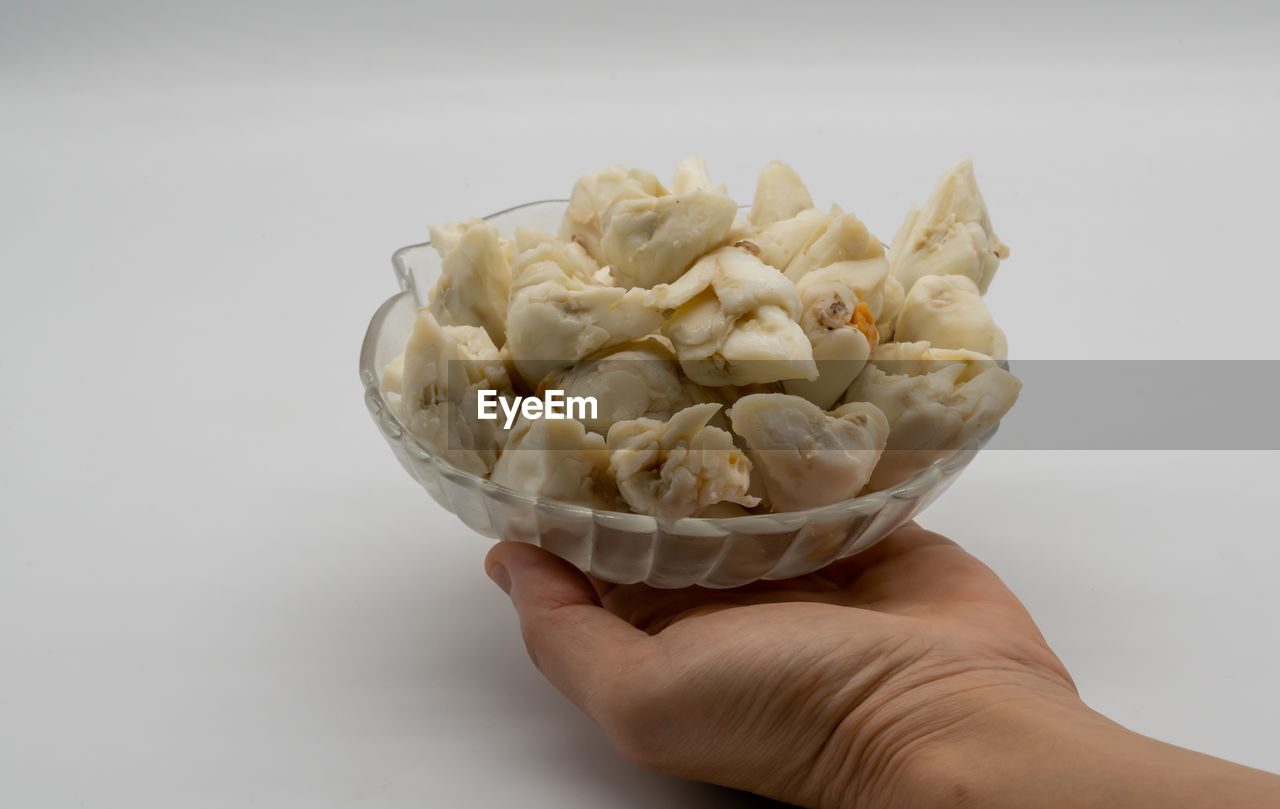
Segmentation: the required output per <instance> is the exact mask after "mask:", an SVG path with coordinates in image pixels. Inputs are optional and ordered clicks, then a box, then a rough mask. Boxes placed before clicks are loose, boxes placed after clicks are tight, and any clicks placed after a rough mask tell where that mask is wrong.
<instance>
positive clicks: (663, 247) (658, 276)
mask: <svg viewBox="0 0 1280 809" xmlns="http://www.w3.org/2000/svg"><path fill="white" fill-rule="evenodd" d="M737 213H738V206H737V204H736V203H735V202H734V201H733V200H732V199H730V198H729V197H728V195H726V194H723V193H720V192H716V191H690V192H688V193H686V194H678V195H676V194H668V195H664V196H647V195H646V196H639V197H631V198H625V197H623V198H619V199H617V200H616V201H615V202H614V203H613V204H612V205H610V206H609V208H608V210H607V211H605V214H604V217H603V220H602V223H603V226H604V236H603V238H601V240H600V249H601V250H602V251H603V253H604V257H605V260H606V261H607V263H608V264H609V267H610V268H611V270H612V272H613V277H614V279H615V280H616V281H617V283H618V284H619V285H620V286H624V287H644V288H645V289H648V288H650V287H653V286H655V285H656V284H665V283H669V282H671V281H674V280H676V279H677V278H679V277H680V276H681V274H683V273H684V271H685V270H686V269H688V268H689V265H690V264H692V263H693V262H694V260H695V259H697V258H698V256H700V255H702V254H703V253H705V252H707V251H708V250H711V249H712V248H714V247H717V246H718V245H721V244H724V242H725V239H726V237H727V236H728V235H729V231H730V230H731V229H732V227H733V221H734V217H735V216H737Z"/></svg>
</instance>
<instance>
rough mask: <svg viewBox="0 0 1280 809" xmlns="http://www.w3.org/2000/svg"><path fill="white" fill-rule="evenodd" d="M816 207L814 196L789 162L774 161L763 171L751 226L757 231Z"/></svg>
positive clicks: (753, 201) (753, 203) (752, 206)
mask: <svg viewBox="0 0 1280 809" xmlns="http://www.w3.org/2000/svg"><path fill="white" fill-rule="evenodd" d="M812 207H813V197H811V196H809V189H808V188H805V185H804V182H803V181H802V180H801V179H800V175H798V174H796V172H795V170H794V169H792V168H791V167H790V166H788V165H787V164H786V163H780V162H778V161H776V160H775V161H773V162H772V163H770V164H769V165H767V166H765V167H764V170H763V171H761V172H760V179H759V180H757V181H756V195H755V198H754V199H753V200H752V203H751V217H750V218H751V224H752V225H754V226H755V227H756V228H757V229H758V230H759V229H764V228H767V227H769V226H770V225H773V224H774V223H775V222H781V221H782V220H784V219H790V218H791V217H793V216H795V215H796V214H798V213H800V212H801V211H803V210H805V209H807V208H812Z"/></svg>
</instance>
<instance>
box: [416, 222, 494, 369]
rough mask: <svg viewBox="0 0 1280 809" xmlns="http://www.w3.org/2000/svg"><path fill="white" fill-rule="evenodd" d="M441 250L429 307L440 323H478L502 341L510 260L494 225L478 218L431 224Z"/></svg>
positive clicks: (437, 247) (437, 245) (434, 242)
mask: <svg viewBox="0 0 1280 809" xmlns="http://www.w3.org/2000/svg"><path fill="white" fill-rule="evenodd" d="M431 244H432V246H433V247H435V248H436V251H437V252H438V253H439V254H440V259H441V263H440V279H439V280H438V281H437V282H436V285H435V286H434V287H433V288H432V289H431V292H430V294H429V298H428V301H429V303H428V308H429V309H430V310H431V314H433V315H435V317H436V320H438V321H439V322H440V323H441V324H442V325H446V326H480V327H482V328H483V329H484V330H485V331H487V332H488V333H489V336H490V337H492V338H493V342H494V344H496V345H499V346H501V345H502V344H503V343H505V342H506V319H507V294H508V291H509V289H510V287H511V260H510V258H509V257H508V256H507V253H506V250H505V244H506V243H504V240H503V239H500V238H499V237H498V229H497V228H495V227H494V226H493V225H490V224H487V223H485V222H482V221H480V220H478V219H472V220H468V221H467V222H460V223H457V224H454V225H448V226H445V227H442V228H438V227H433V228H431Z"/></svg>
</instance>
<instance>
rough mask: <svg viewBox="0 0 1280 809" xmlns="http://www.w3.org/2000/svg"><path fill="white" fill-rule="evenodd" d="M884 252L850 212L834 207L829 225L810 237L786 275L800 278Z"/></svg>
mask: <svg viewBox="0 0 1280 809" xmlns="http://www.w3.org/2000/svg"><path fill="white" fill-rule="evenodd" d="M883 255H884V245H882V244H880V240H879V239H877V238H876V237H875V236H872V235H871V232H870V231H869V230H867V226H866V225H864V224H862V221H861V220H860V219H858V217H856V216H854V215H853V214H851V213H844V212H842V211H841V210H840V209H839V208H838V207H835V206H833V207H832V212H831V215H830V217H829V218H828V220H827V223H826V226H825V227H823V228H821V229H820V230H819V231H817V232H816V233H814V234H813V235H812V236H810V237H809V240H808V241H807V242H806V243H805V245H804V247H802V248H800V252H799V253H798V254H796V257H795V258H793V259H791V261H790V262H789V263H788V264H787V269H786V275H787V277H788V278H790V279H791V280H792V281H799V280H800V279H801V278H803V277H804V276H805V274H806V273H810V272H812V271H814V270H816V269H820V268H822V267H826V266H829V265H831V264H836V263H837V262H842V261H863V260H865V259H872V258H880V257H882V256H883Z"/></svg>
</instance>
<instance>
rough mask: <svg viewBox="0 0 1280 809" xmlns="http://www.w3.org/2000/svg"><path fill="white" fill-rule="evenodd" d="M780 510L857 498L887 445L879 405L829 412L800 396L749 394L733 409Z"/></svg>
mask: <svg viewBox="0 0 1280 809" xmlns="http://www.w3.org/2000/svg"><path fill="white" fill-rule="evenodd" d="M729 421H730V423H731V424H732V425H733V431H734V432H735V433H737V434H738V435H739V436H741V437H742V439H743V441H745V442H746V444H747V448H748V449H749V450H750V456H751V459H752V461H753V463H754V464H755V466H756V469H758V470H759V472H760V475H761V477H762V478H763V480H764V485H765V489H766V491H768V494H769V502H770V504H771V505H772V506H773V509H774V510H775V511H799V510H802V509H808V508H817V507H820V506H825V505H830V504H831V503H838V502H840V501H842V500H847V499H849V498H851V497H856V496H857V495H858V492H859V491H861V490H862V487H863V486H865V485H866V483H867V481H868V480H870V479H871V474H872V470H873V469H874V468H875V466H876V462H877V461H878V460H879V458H880V453H881V450H883V449H884V445H885V440H886V439H887V437H888V435H889V422H888V421H887V420H886V419H885V416H884V414H883V413H881V412H880V410H879V409H878V408H876V407H875V406H874V405H870V404H867V403H865V402H853V403H850V404H845V405H842V406H841V407H839V408H837V409H836V410H834V411H832V412H830V413H828V412H825V411H824V410H823V409H822V408H820V407H818V406H817V405H815V404H813V403H812V402H810V401H808V400H807V399H802V398H801V397H799V396H788V395H784V394H777V393H774V394H758V395H754V396H744V397H743V398H741V399H739V400H738V401H737V402H736V403H735V404H734V405H733V408H732V409H730V411H729Z"/></svg>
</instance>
